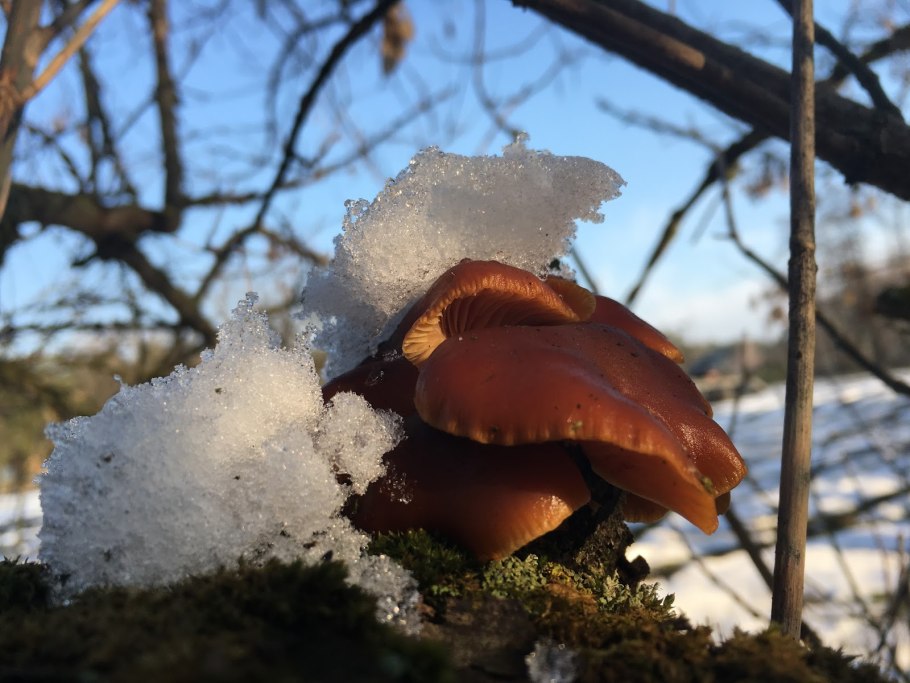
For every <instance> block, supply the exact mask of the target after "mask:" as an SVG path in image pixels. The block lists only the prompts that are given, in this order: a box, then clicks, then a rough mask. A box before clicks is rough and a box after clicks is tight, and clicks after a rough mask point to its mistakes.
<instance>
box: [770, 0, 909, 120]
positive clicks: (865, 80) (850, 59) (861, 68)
mask: <svg viewBox="0 0 910 683" xmlns="http://www.w3.org/2000/svg"><path fill="white" fill-rule="evenodd" d="M777 4H778V5H780V6H781V7H783V8H784V11H785V12H786V13H787V14H789V15H790V16H791V17H792V16H793V0H777ZM815 35H816V37H817V39H818V43H819V45H824V46H825V47H826V48H828V50H829V51H830V52H831V54H833V55H834V56H835V57H836V58H837V60H838V62H839V63H840V64H841V65H843V68H844V69H846V70H847V71H848V72H849V73H851V74H853V76H854V77H855V78H856V80H857V82H858V83H859V84H860V85H861V86H862V87H863V88H864V89H865V91H866V92H867V93H868V94H869V97H870V99H871V100H872V103H873V104H874V105H875V106H876V108H878V109H879V110H880V111H882V112H885V113H886V114H888V115H890V116H896V117H897V118H899V119H901V120H902V121H903V119H904V117H903V114H901V110H900V109H898V107H897V105H895V104H894V102H892V101H891V100H890V99H888V96H887V95H886V94H885V91H884V90H882V84H881V83H879V80H878V76H876V75H875V72H873V71H872V69H870V68H869V67H868V66H866V64H865V63H863V61H862V60H861V59H860V58H859V57H857V56H856V55H855V54H853V53H852V52H850V50H848V49H847V47H846V46H845V45H844V44H843V43H841V42H840V41H839V40H838V39H837V38H835V37H834V35H833V34H832V33H831V32H830V31H828V30H827V29H826V28H825V27H823V26H821V25H820V24H819V23H818V22H816V24H815Z"/></svg>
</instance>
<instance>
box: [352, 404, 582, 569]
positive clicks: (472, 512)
mask: <svg viewBox="0 0 910 683" xmlns="http://www.w3.org/2000/svg"><path fill="white" fill-rule="evenodd" d="M405 434H406V437H405V439H404V441H402V442H401V444H399V446H398V447H397V448H395V449H394V450H393V451H392V452H391V453H389V454H387V456H386V463H387V466H388V473H387V474H386V476H384V477H383V478H382V479H380V480H379V481H378V482H375V483H374V484H373V485H372V486H370V487H369V488H368V489H367V491H366V493H365V494H364V495H363V496H362V497H361V498H360V499H359V500H357V501H356V502H355V504H354V505H355V511H354V513H353V514H352V519H353V521H354V523H355V524H356V525H357V526H358V527H360V528H361V529H364V530H365V531H370V532H377V531H382V532H388V531H405V530H407V529H418V528H424V529H432V530H434V531H436V532H438V533H441V534H443V535H445V536H447V537H448V538H451V539H452V540H454V541H456V542H458V543H459V544H461V545H463V546H464V547H466V548H467V549H468V550H470V551H471V552H472V553H473V554H474V555H475V556H476V557H477V558H479V559H481V560H494V559H501V558H503V557H506V556H507V555H510V554H511V553H512V552H514V551H515V550H517V549H518V548H520V547H522V546H523V545H525V544H526V543H529V542H530V541H532V540H534V539H535V538H537V537H539V536H542V535H543V534H545V533H547V532H548V531H552V530H553V529H555V528H556V527H557V526H559V525H560V524H561V523H562V522H563V520H565V519H566V518H567V517H569V515H571V514H572V513H573V512H574V511H575V510H577V509H578V508H580V507H581V506H583V505H585V504H587V502H588V501H589V500H590V497H591V494H590V492H589V491H588V487H587V486H586V485H585V482H584V479H583V478H582V476H581V474H580V472H579V471H578V468H577V467H576V466H575V463H574V462H573V461H572V458H571V456H570V455H569V454H568V453H567V452H566V450H565V448H563V447H562V446H561V445H559V444H556V443H550V444H536V445H535V446H534V447H533V448H507V447H505V446H487V445H484V444H480V443H477V442H475V441H471V440H469V439H461V438H458V437H455V436H451V435H449V434H445V433H443V432H440V431H438V430H436V429H433V428H432V427H430V426H428V425H426V424H425V423H423V422H422V421H421V420H420V419H419V418H418V417H417V416H416V415H415V416H412V417H411V418H409V419H407V420H406V421H405Z"/></svg>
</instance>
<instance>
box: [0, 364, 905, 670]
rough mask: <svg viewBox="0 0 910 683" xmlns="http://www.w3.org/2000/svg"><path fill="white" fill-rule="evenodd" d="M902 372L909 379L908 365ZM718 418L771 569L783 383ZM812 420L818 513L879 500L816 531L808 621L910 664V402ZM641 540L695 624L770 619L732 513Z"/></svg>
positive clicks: (27, 548)
mask: <svg viewBox="0 0 910 683" xmlns="http://www.w3.org/2000/svg"><path fill="white" fill-rule="evenodd" d="M901 374H902V376H903V377H904V379H910V372H903V373H901ZM716 414H717V418H718V420H719V422H720V423H721V424H723V425H724V426H725V427H730V426H731V424H732V429H733V433H734V440H735V441H736V443H737V445H738V446H739V448H740V449H741V451H742V453H743V455H744V456H745V458H746V460H747V461H748V463H749V466H750V476H749V480H747V481H745V482H744V483H743V484H742V485H741V486H740V487H739V488H738V489H737V490H736V491H735V492H734V497H733V506H734V509H735V511H736V513H737V514H738V516H739V517H740V518H741V519H742V520H743V521H744V522H745V523H746V524H747V525H748V527H749V530H750V532H751V535H752V537H753V539H754V540H755V541H756V542H758V543H761V544H764V545H765V546H766V547H765V549H764V551H763V556H764V559H765V562H766V564H767V565H768V567H773V563H774V551H773V545H772V544H773V540H774V526H775V522H776V510H775V507H774V506H775V504H776V498H777V487H778V471H779V464H778V461H779V451H780V441H781V425H782V422H783V388H782V387H780V386H772V387H769V388H767V389H765V390H764V391H762V392H760V393H757V394H753V395H750V396H746V397H744V398H743V399H742V400H741V401H740V402H739V405H738V406H736V405H734V404H733V403H732V402H725V403H719V404H717V406H716ZM734 416H735V417H734ZM734 420H735V424H733V422H734ZM814 427H815V437H814V443H815V448H814V452H813V463H814V471H815V478H814V480H813V496H812V501H811V508H812V509H811V512H812V513H813V516H815V515H816V514H817V513H819V512H821V513H826V514H828V515H837V514H839V513H844V512H847V511H850V510H852V509H854V508H855V507H856V506H857V505H859V504H861V503H862V502H863V501H867V500H869V499H873V498H877V499H880V500H881V501H882V502H880V503H879V504H878V505H876V506H874V507H872V508H871V509H869V510H868V511H866V512H863V513H861V514H858V515H856V518H855V519H854V520H852V524H851V525H850V526H849V527H847V528H844V529H842V530H839V531H837V532H836V533H834V534H829V533H824V532H822V533H818V534H816V535H814V536H812V537H811V538H810V542H809V548H808V553H807V576H806V588H807V595H806V600H807V611H806V621H807V622H808V623H809V625H810V626H811V627H812V628H813V629H814V630H815V631H816V632H817V633H818V634H819V635H820V636H821V637H822V639H823V640H824V641H825V642H826V643H827V644H829V645H832V646H839V647H843V648H844V649H845V650H846V651H847V652H849V653H856V654H864V655H869V654H871V653H878V654H877V657H879V658H881V660H882V663H885V664H889V663H890V662H892V661H894V660H893V659H892V658H894V659H896V661H894V663H895V664H896V665H897V666H898V667H900V668H901V669H903V670H908V669H910V633H908V624H907V603H906V598H905V600H904V604H903V607H902V608H901V609H900V610H899V611H898V612H897V614H895V615H894V620H893V621H894V626H893V627H891V628H890V629H889V632H888V633H887V634H886V637H885V638H884V639H883V636H882V634H881V633H880V632H879V630H877V628H876V627H875V626H874V625H872V624H870V623H869V619H868V617H869V616H870V615H871V616H872V617H874V618H875V619H877V620H881V621H883V622H884V623H885V624H886V625H887V624H888V617H887V611H888V609H889V607H890V606H891V601H890V597H891V596H893V595H894V594H895V592H896V591H897V588H898V583H899V581H900V580H901V576H902V574H901V570H902V568H903V570H904V573H903V581H904V582H906V580H907V573H906V566H907V551H906V550H907V549H906V547H905V546H904V545H903V544H905V543H906V541H907V539H908V538H910V522H908V516H910V503H908V501H910V494H908V493H907V489H908V480H910V400H908V399H906V398H902V397H899V396H895V395H894V394H893V393H892V392H891V391H890V390H888V389H887V388H886V387H884V386H883V385H882V384H881V383H880V382H879V381H877V380H875V379H873V378H869V377H866V376H855V377H842V378H835V379H826V380H820V381H818V382H817V387H816V410H815V420H814ZM889 494H896V495H895V496H894V497H892V498H888V496H889ZM40 518H41V510H40V505H39V501H38V495H37V492H36V491H31V492H28V493H25V494H22V495H18V496H2V497H0V552H2V553H3V555H4V556H6V557H16V556H22V557H29V558H35V557H36V556H37V548H38V539H37V531H38V527H39V525H40ZM638 536H639V538H638V540H637V542H636V543H635V545H634V546H633V547H632V550H633V551H636V552H638V553H640V554H642V555H643V556H644V557H645V558H647V559H648V561H649V562H650V564H651V566H652V569H653V570H654V573H655V574H656V575H657V576H658V578H659V581H660V582H661V584H662V585H663V586H664V588H665V589H666V590H667V591H668V592H673V593H675V594H676V604H677V606H678V607H679V608H680V609H681V610H682V611H683V612H685V613H686V614H687V615H688V616H689V617H690V619H692V620H693V621H694V622H696V623H709V624H711V625H713V626H714V627H715V628H716V629H717V631H718V633H719V634H729V633H731V632H732V630H733V629H734V627H741V628H745V629H758V628H763V627H764V626H765V625H766V623H767V619H768V614H769V612H770V600H771V598H770V592H769V590H768V588H767V586H766V584H765V582H764V580H763V579H762V577H761V575H760V574H759V572H758V571H757V570H756V569H755V566H754V565H753V563H752V561H751V560H750V559H749V557H748V555H747V554H746V553H745V552H743V551H741V550H734V549H735V548H736V547H737V546H738V542H737V540H736V537H735V536H734V534H733V532H732V531H731V529H730V525H729V524H728V523H727V522H726V521H724V522H722V524H721V528H720V529H719V530H718V532H717V533H715V534H714V535H713V536H705V535H703V534H701V532H699V531H698V530H697V529H695V528H694V527H692V526H691V525H689V524H686V523H685V522H684V521H683V520H682V519H680V518H679V517H676V516H674V515H671V516H670V517H669V518H668V519H666V520H664V521H663V522H662V523H661V524H660V525H658V526H656V527H653V528H650V529H639V530H638ZM904 589H905V590H906V586H905V587H904Z"/></svg>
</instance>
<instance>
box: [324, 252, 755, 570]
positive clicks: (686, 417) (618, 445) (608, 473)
mask: <svg viewBox="0 0 910 683" xmlns="http://www.w3.org/2000/svg"><path fill="white" fill-rule="evenodd" d="M382 348H384V349H385V350H386V352H387V353H391V355H390V356H389V358H390V359H388V360H383V359H382V358H381V357H374V358H372V359H368V360H367V361H365V362H364V364H362V365H361V366H359V367H358V368H355V370H353V371H352V372H351V373H348V375H344V376H342V377H341V378H338V379H337V380H334V381H333V383H331V384H330V385H328V386H327V395H331V394H332V392H336V391H340V390H351V391H356V392H357V393H361V394H363V395H364V396H365V397H366V398H367V400H369V401H370V403H371V404H373V405H374V406H375V407H377V408H387V409H393V410H396V411H397V412H400V413H401V414H402V415H405V416H406V417H407V418H408V419H407V420H406V422H405V428H406V434H407V438H406V439H405V441H403V442H402V443H401V444H400V445H399V446H398V447H397V448H396V449H395V450H394V451H392V452H391V453H390V454H387V456H386V460H387V463H388V465H389V473H388V474H387V475H386V477H385V478H384V479H383V480H380V481H379V482H376V483H374V484H373V485H372V486H371V487H370V489H369V490H368V491H367V493H366V495H365V496H364V497H363V498H362V499H361V501H360V505H359V507H358V508H357V512H356V514H355V515H354V519H355V521H356V522H357V523H358V524H359V525H360V526H362V527H364V528H366V529H369V530H376V531H378V530H383V529H385V530H392V529H402V528H413V527H417V526H423V527H425V528H430V529H435V530H437V531H440V532H442V533H444V534H448V535H450V536H452V537H453V538H455V539H456V540H458V541H459V542H461V543H462V544H464V545H465V546H467V547H469V548H470V549H472V550H473V551H474V552H475V554H477V555H478V556H479V557H482V558H491V557H501V556H504V555H506V554H509V553H510V552H512V551H513V550H515V549H517V548H518V547H520V546H521V545H524V543H526V542H528V541H530V540H532V539H533V538H534V537H536V536H535V534H536V535H540V534H542V533H544V532H545V531H547V530H549V529H552V528H554V527H555V526H556V525H558V524H559V523H560V522H561V521H562V520H563V519H565V518H566V517H567V516H568V515H569V514H571V512H572V511H573V510H575V509H577V508H578V507H580V506H582V505H584V504H585V503H586V502H587V500H588V498H589V495H590V494H589V492H588V489H587V486H586V485H585V484H584V482H583V478H582V477H581V474H580V472H579V471H578V468H577V467H576V466H575V463H574V462H573V461H572V458H571V456H570V455H569V454H568V452H567V451H566V449H565V448H564V447H563V445H562V444H563V443H574V444H576V445H577V446H578V447H579V448H580V449H581V451H582V452H583V453H584V456H585V457H586V458H587V459H588V461H589V463H590V466H591V469H592V470H593V471H594V472H595V473H596V474H597V475H599V476H600V477H602V478H603V479H604V480H606V481H607V482H609V483H611V484H613V485H614V486H616V487H618V488H620V489H623V490H624V491H626V492H627V495H626V500H625V503H624V506H623V513H624V516H625V517H626V518H627V519H632V520H653V519H657V518H659V517H660V516H662V515H663V514H664V513H665V512H666V511H667V509H671V510H674V511H676V512H678V513H679V514H681V515H682V516H683V517H685V518H686V519H688V520H689V521H690V522H692V523H693V524H695V525H696V526H697V527H699V528H700V529H702V530H703V531H705V532H706V533H711V532H713V531H714V530H715V529H716V528H717V524H718V521H717V515H718V513H719V512H722V511H723V510H725V509H726V506H727V505H728V504H729V491H730V490H731V489H732V488H733V487H734V486H736V485H737V484H738V483H739V481H740V480H741V479H742V478H743V476H744V475H745V465H744V464H743V461H742V458H741V457H740V455H739V453H738V452H737V451H736V448H735V447H734V446H733V444H732V443H731V442H730V440H729V438H728V437H727V435H726V434H725V433H724V432H723V430H722V429H721V428H720V427H719V426H718V425H717V424H716V423H715V422H714V421H713V420H712V419H711V407H710V405H709V404H708V403H707V401H706V400H705V399H704V398H703V397H702V395H701V394H700V393H699V392H698V390H697V389H696V387H695V385H694V384H693V383H692V381H691V380H690V379H689V378H688V377H687V376H686V374H685V373H684V372H683V371H682V369H681V368H680V367H679V365H678V363H680V362H681V361H682V354H681V353H680V351H679V350H678V349H677V348H676V347H675V346H674V345H673V344H672V342H670V341H669V340H668V339H667V338H666V337H665V336H664V335H663V334H661V333H660V332H659V331H658V330H656V329H655V328H653V327H652V326H650V325H649V324H648V323H646V322H645V321H643V320H641V319H640V318H638V317H637V316H636V315H634V314H633V313H632V312H631V311H629V310H628V309H626V308H625V307H624V306H622V305H621V304H619V303H618V302H616V301H614V300H612V299H608V298H606V297H600V296H596V297H595V296H594V295H593V294H591V293H590V292H589V291H588V290H586V289H584V288H583V287H580V286H579V285H577V284H575V283H574V282H571V281H569V280H566V279H564V278H559V277H554V276H551V277H548V278H546V279H544V280H541V279H539V278H537V277H536V276H534V275H533V274H531V273H528V272H526V271H523V270H521V269H518V268H515V267H513V266H507V265H504V264H501V263H497V262H495V261H470V260H464V261H462V262H461V263H459V264H458V265H456V266H454V267H453V268H451V269H449V270H448V271H447V272H446V273H444V274H443V275H442V276H440V278H439V279H437V280H436V282H435V283H434V284H433V285H432V286H431V287H430V289H429V290H428V291H427V293H426V294H425V295H424V296H423V297H421V298H420V299H419V300H418V302H417V303H416V304H414V306H413V307H412V308H411V309H410V310H409V311H408V312H407V313H406V314H405V315H404V317H403V319H402V322H401V324H400V325H399V326H398V328H397V329H396V331H395V332H394V333H393V334H392V336H391V337H390V339H389V340H387V342H386V343H385V344H384V345H382ZM399 349H400V350H401V352H402V353H403V355H404V359H402V358H401V357H397V356H396V355H395V352H396V351H398V350H399ZM405 359H406V360H405ZM408 363H410V364H412V365H411V367H410V368H408V365H407V364H408ZM371 378H372V379H371ZM377 378H378V379H377ZM368 384H369V386H367V385H368ZM403 393H404V394H407V395H406V396H405V397H402V394H403ZM481 477H483V479H481ZM404 500H410V502H408V503H405V502H403V501H404ZM525 510H529V511H531V512H528V513H527V514H526V513H525V512H524V511H525ZM507 511H509V514H507ZM535 515H539V516H540V517H539V521H534V522H531V521H530V520H531V519H532V517H534V516H535ZM500 518H501V519H502V520H503V522H502V524H501V525H499V524H498V522H497V523H496V524H494V523H493V520H494V519H496V520H498V519H500ZM534 518H535V519H537V517H534ZM491 525H492V526H496V527H499V526H501V528H496V529H493V530H491V531H490V532H489V533H487V532H485V531H483V528H485V527H488V526H491Z"/></svg>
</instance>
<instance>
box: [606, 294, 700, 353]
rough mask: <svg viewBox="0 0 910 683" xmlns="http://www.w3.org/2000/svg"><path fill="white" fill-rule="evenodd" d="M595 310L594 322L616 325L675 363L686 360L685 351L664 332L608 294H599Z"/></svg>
mask: <svg viewBox="0 0 910 683" xmlns="http://www.w3.org/2000/svg"><path fill="white" fill-rule="evenodd" d="M595 300H596V302H597V305H596V307H595V308H594V312H593V313H592V314H591V317H590V320H591V322H592V323H603V324H604V325H610V326H611V327H616V328H619V329H620V330H622V331H623V332H626V333H628V334H630V335H631V336H633V337H635V338H636V339H637V340H638V341H640V342H641V343H642V344H644V345H645V346H647V347H648V348H649V349H651V350H652V351H657V353H659V354H661V355H663V356H666V357H667V358H669V359H670V360H672V361H673V362H675V363H682V362H683V361H685V357H684V356H683V352H682V351H680V350H679V349H678V348H676V345H675V344H674V343H673V342H671V341H670V340H669V339H667V338H666V336H664V334H663V332H661V331H660V330H658V329H657V328H656V327H653V326H652V325H650V324H649V323H647V322H645V321H644V320H642V319H641V318H639V317H638V316H637V315H635V314H634V313H633V312H632V311H630V310H629V309H628V308H626V307H625V306H623V305H622V304H621V303H619V302H618V301H616V300H614V299H611V298H609V297H606V296H600V295H597V296H596V297H595Z"/></svg>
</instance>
